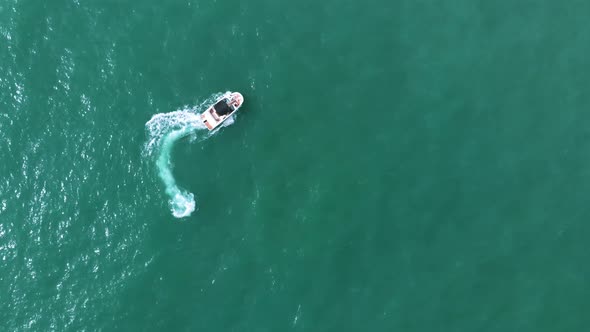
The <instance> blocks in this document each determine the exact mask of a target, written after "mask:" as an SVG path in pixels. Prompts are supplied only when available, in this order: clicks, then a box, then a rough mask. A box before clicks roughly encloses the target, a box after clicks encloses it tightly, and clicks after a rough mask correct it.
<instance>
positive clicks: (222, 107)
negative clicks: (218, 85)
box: [213, 99, 234, 115]
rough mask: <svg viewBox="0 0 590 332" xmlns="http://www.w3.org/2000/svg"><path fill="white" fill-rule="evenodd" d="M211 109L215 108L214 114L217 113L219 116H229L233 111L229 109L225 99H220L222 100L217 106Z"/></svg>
mask: <svg viewBox="0 0 590 332" xmlns="http://www.w3.org/2000/svg"><path fill="white" fill-rule="evenodd" d="M213 108H215V113H217V114H219V115H226V114H230V113H231V112H233V111H234V110H233V109H232V108H231V107H229V105H228V104H227V101H226V99H222V100H220V101H218V102H217V104H215V105H214V106H213Z"/></svg>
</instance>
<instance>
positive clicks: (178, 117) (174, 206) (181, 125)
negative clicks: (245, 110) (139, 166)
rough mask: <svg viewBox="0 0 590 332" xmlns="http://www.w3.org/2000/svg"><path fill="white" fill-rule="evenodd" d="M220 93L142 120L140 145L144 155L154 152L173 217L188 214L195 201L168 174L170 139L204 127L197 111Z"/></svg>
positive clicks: (170, 150)
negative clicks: (143, 140) (143, 139)
mask: <svg viewBox="0 0 590 332" xmlns="http://www.w3.org/2000/svg"><path fill="white" fill-rule="evenodd" d="M226 93H227V92H226ZM222 95H223V94H222V93H217V94H214V95H212V96H211V97H209V98H207V99H206V100H205V101H204V102H202V103H201V104H199V105H197V106H193V107H188V108H184V109H182V110H177V111H174V112H170V113H160V114H156V115H154V116H153V117H152V118H151V119H150V120H149V121H148V122H147V123H146V124H145V126H146V129H147V132H148V140H147V142H146V144H145V146H144V155H146V156H148V157H150V156H152V157H155V156H157V159H156V167H157V169H158V175H159V177H160V179H161V180H162V182H163V183H164V186H165V191H166V194H167V195H168V198H169V205H170V210H171V212H172V215H173V216H174V217H176V218H184V217H188V216H190V215H191V213H193V211H195V208H196V202H195V197H194V195H193V194H192V193H190V192H188V191H186V190H184V189H181V188H180V187H179V186H178V185H177V184H176V179H175V178H174V175H173V174H172V169H171V155H172V149H173V147H174V143H176V142H177V141H178V140H179V139H181V138H183V137H186V136H188V135H198V132H199V131H203V130H205V129H206V127H205V125H204V124H203V122H202V121H201V119H200V117H199V113H201V112H202V111H203V110H205V109H206V107H208V106H209V105H211V104H212V103H213V102H215V101H216V100H217V99H219V98H220V97H221V96H222ZM232 123H233V119H228V120H227V121H225V122H224V123H223V125H224V127H225V126H228V125H231V124H232ZM213 133H215V131H214V132H213ZM209 136H211V135H210V134H208V135H204V136H203V139H206V138H208V137H209Z"/></svg>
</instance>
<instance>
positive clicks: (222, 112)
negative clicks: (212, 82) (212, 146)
mask: <svg viewBox="0 0 590 332" xmlns="http://www.w3.org/2000/svg"><path fill="white" fill-rule="evenodd" d="M243 103H244V96H242V94H241V93H239V92H227V93H224V94H223V96H221V98H219V99H218V100H217V101H216V102H215V104H213V105H211V106H209V108H207V110H206V111H205V112H203V113H201V120H202V121H203V124H205V126H207V129H209V131H211V130H213V129H215V128H217V127H219V125H221V124H222V123H223V121H225V120H227V119H228V118H230V117H231V116H232V115H233V114H234V113H235V112H237V111H238V109H239V108H240V107H241V106H242V104H243Z"/></svg>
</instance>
